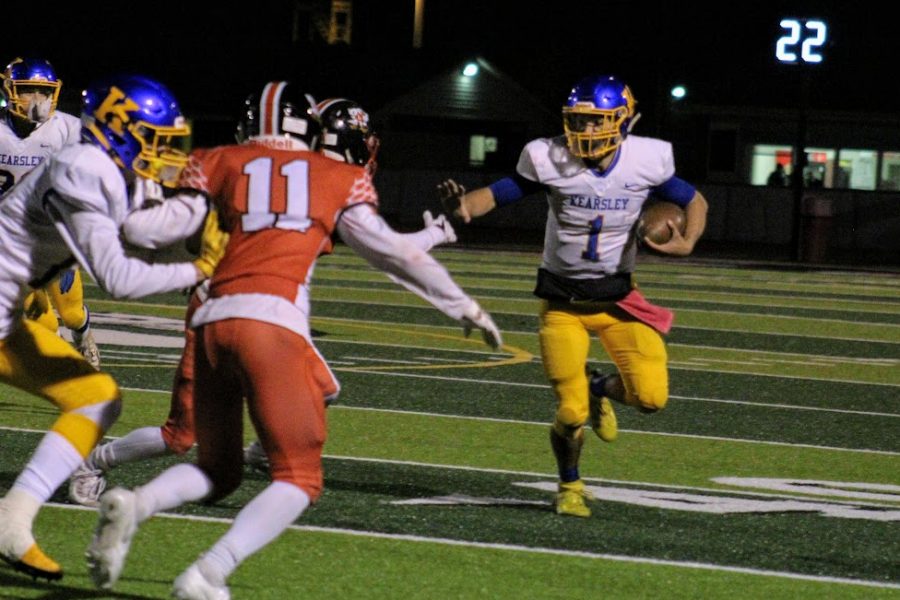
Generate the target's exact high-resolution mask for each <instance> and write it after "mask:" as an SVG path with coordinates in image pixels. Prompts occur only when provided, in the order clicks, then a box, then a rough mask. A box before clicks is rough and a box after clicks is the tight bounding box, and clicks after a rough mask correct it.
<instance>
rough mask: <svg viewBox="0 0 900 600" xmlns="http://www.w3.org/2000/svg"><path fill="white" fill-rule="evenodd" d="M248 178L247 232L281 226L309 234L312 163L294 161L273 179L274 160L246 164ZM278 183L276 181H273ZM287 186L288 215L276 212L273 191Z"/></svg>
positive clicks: (243, 221)
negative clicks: (277, 186)
mask: <svg viewBox="0 0 900 600" xmlns="http://www.w3.org/2000/svg"><path fill="white" fill-rule="evenodd" d="M244 175H248V176H249V177H250V182H249V185H248V186H247V214H245V215H241V228H242V229H243V230H244V231H247V232H250V231H259V230H260V229H268V228H270V227H277V228H278V229H294V230H297V231H306V230H307V229H309V226H310V225H311V224H312V221H310V219H309V163H308V162H306V161H305V160H292V161H291V162H289V163H286V164H284V165H282V167H281V169H279V172H278V175H279V176H278V177H273V176H272V159H271V158H257V159H255V160H251V161H250V162H248V163H247V164H246V165H244ZM273 180H274V181H273ZM275 185H283V186H285V187H286V190H285V192H286V193H285V197H286V198H287V206H286V207H285V210H284V212H278V213H276V212H274V211H273V210H272V188H273V186H275Z"/></svg>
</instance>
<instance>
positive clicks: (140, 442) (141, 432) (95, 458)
mask: <svg viewBox="0 0 900 600" xmlns="http://www.w3.org/2000/svg"><path fill="white" fill-rule="evenodd" d="M168 452H169V449H168V447H167V446H166V443H165V442H164V441H163V436H162V429H160V428H159V427H141V428H140V429H135V430H134V431H131V432H129V433H128V434H127V435H125V436H124V437H121V438H119V439H117V440H113V441H111V442H109V443H107V444H102V445H100V446H97V447H96V448H94V451H93V452H91V455H90V456H89V457H88V460H87V463H88V466H90V467H91V468H94V469H100V470H101V471H109V470H110V469H114V468H115V467H118V466H119V465H122V464H125V463H130V462H134V461H136V460H144V459H147V458H156V457H158V456H164V455H166V454H168Z"/></svg>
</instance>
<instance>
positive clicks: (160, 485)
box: [134, 463, 213, 521]
mask: <svg viewBox="0 0 900 600" xmlns="http://www.w3.org/2000/svg"><path fill="white" fill-rule="evenodd" d="M212 490H213V484H212V480H211V479H210V478H209V477H207V476H206V473H204V472H203V471H202V470H201V469H200V467H198V466H197V465H191V464H187V463H182V464H180V465H175V466H174V467H169V468H168V469H166V470H165V471H163V472H162V473H160V474H159V475H158V476H157V477H156V478H155V479H153V480H152V481H151V482H150V483H148V484H147V485H142V486H141V487H139V488H135V489H134V493H135V494H136V496H137V516H138V521H145V520H147V519H149V518H150V517H152V516H153V515H155V514H156V513H158V512H159V511H161V510H169V509H171V508H175V507H178V506H181V505H182V504H184V503H186V502H196V501H198V500H202V499H203V498H206V497H207V496H209V494H210V493H211V492H212Z"/></svg>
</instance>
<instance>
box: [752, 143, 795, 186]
mask: <svg viewBox="0 0 900 600" xmlns="http://www.w3.org/2000/svg"><path fill="white" fill-rule="evenodd" d="M791 154H792V149H791V147H790V146H769V145H765V144H759V145H756V146H753V156H752V157H751V160H750V183H751V184H752V185H776V180H777V179H779V178H781V175H780V172H779V171H778V169H777V165H781V166H782V168H783V169H784V180H783V182H782V185H787V184H788V182H789V181H790V179H789V178H790V175H791V171H792V170H793V169H792V168H791ZM770 177H771V180H770Z"/></svg>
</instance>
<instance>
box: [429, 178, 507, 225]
mask: <svg viewBox="0 0 900 600" xmlns="http://www.w3.org/2000/svg"><path fill="white" fill-rule="evenodd" d="M438 196H439V197H440V199H441V204H443V205H444V210H445V211H447V212H448V213H449V214H451V215H452V216H453V217H455V218H457V219H459V220H461V221H462V222H463V223H468V222H469V221H471V220H472V219H474V218H475V217H480V216H482V215H486V214H487V213H489V212H491V211H492V210H494V207H496V206H497V202H496V200H495V199H494V192H493V191H491V188H490V187H483V188H478V189H477V190H474V191H472V192H468V193H467V192H466V188H464V187H463V186H461V185H460V184H458V183H456V182H455V181H454V180H452V179H447V180H445V181H442V182H441V183H439V184H438Z"/></svg>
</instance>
